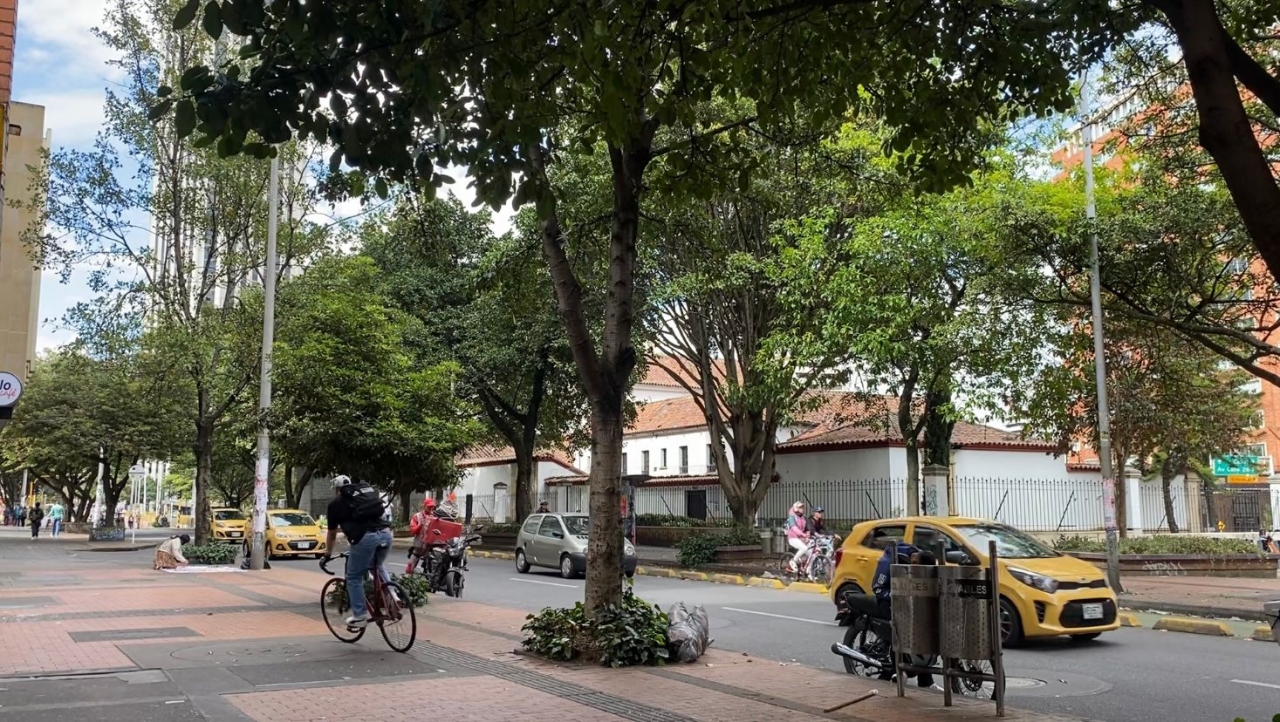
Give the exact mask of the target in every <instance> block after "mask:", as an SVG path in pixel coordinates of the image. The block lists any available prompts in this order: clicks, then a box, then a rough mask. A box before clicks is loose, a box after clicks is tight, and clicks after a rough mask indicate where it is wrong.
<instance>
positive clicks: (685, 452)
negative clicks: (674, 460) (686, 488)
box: [680, 446, 689, 474]
mask: <svg viewBox="0 0 1280 722" xmlns="http://www.w3.org/2000/svg"><path fill="white" fill-rule="evenodd" d="M680 472H681V473H683V474H687V473H689V447H687V446H681V447H680Z"/></svg>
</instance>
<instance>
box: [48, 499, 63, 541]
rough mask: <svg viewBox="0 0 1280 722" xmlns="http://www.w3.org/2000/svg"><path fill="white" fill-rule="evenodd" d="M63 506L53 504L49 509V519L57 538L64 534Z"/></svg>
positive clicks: (56, 503)
mask: <svg viewBox="0 0 1280 722" xmlns="http://www.w3.org/2000/svg"><path fill="white" fill-rule="evenodd" d="M62 514H63V511H62V504H59V503H58V502H56V501H55V502H53V506H51V507H49V519H51V520H52V521H51V523H52V524H53V531H52V533H53V535H54V536H55V537H56V536H58V535H59V534H61V533H62Z"/></svg>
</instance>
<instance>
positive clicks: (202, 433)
mask: <svg viewBox="0 0 1280 722" xmlns="http://www.w3.org/2000/svg"><path fill="white" fill-rule="evenodd" d="M213 433H214V429H213V422H212V421H210V420H208V419H206V418H205V417H204V415H203V414H202V415H201V417H200V418H199V419H197V420H196V443H195V445H194V446H193V447H192V451H193V452H194V453H195V457H196V479H195V484H196V494H195V496H196V498H195V501H194V503H193V508H192V510H191V512H192V515H193V516H194V519H193V523H194V525H195V538H194V540H193V541H194V542H195V543H196V544H208V543H209V540H210V538H211V537H212V535H213V532H212V519H213V507H212V506H211V505H210V504H209V492H210V491H211V490H212V485H213Z"/></svg>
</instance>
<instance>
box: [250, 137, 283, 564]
mask: <svg viewBox="0 0 1280 722" xmlns="http://www.w3.org/2000/svg"><path fill="white" fill-rule="evenodd" d="M279 202H280V157H279V156H278V155H277V156H276V157H274V158H272V159H271V177H270V180H269V181H268V183H267V257H266V263H265V264H264V269H263V272H262V299H263V304H262V373H261V374H260V382H259V385H258V413H259V418H258V463H257V466H256V467H255V472H254V477H253V545H252V547H251V549H250V556H249V568H250V569H255V570H257V569H262V568H263V567H264V566H265V563H266V543H267V490H268V488H269V483H270V478H269V477H270V474H271V432H270V431H269V430H268V429H267V419H266V416H267V412H268V411H270V410H271V349H272V346H273V345H274V344H275V325H276V230H277V225H278V223H279V219H278V216H279V215H280V212H279V208H278V206H279Z"/></svg>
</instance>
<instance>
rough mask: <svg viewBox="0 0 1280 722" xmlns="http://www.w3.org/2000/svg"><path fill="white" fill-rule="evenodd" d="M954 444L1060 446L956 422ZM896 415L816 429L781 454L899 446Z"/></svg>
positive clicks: (793, 441) (786, 446)
mask: <svg viewBox="0 0 1280 722" xmlns="http://www.w3.org/2000/svg"><path fill="white" fill-rule="evenodd" d="M951 442H952V443H953V444H955V445H956V446H957V447H959V448H962V449H963V448H966V447H968V448H975V447H977V448H984V447H985V448H993V449H1006V450H1009V451H1014V450H1018V451H1060V450H1061V449H1060V447H1059V446H1058V444H1055V443H1053V442H1051V441H1045V440H1043V439H1024V438H1022V437H1021V436H1020V435H1018V434H1017V433H1014V432H1011V431H1004V430H1002V429H997V428H995V427H992V426H983V425H982V424H973V423H969V422H967V421H957V422H956V425H955V428H954V429H952V431H951ZM901 443H902V435H901V434H900V433H898V424H897V416H896V414H886V415H885V416H884V417H882V418H881V419H876V420H875V421H874V422H871V421H866V422H862V423H859V422H853V423H847V424H843V425H840V426H837V427H835V428H831V429H823V428H821V427H815V428H813V429H810V430H809V431H806V432H805V433H803V434H800V435H799V436H796V437H795V438H793V439H791V440H789V441H786V442H784V443H782V444H779V445H778V453H799V452H805V451H820V450H824V449H833V448H850V447H875V446H885V445H898V444H901Z"/></svg>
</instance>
